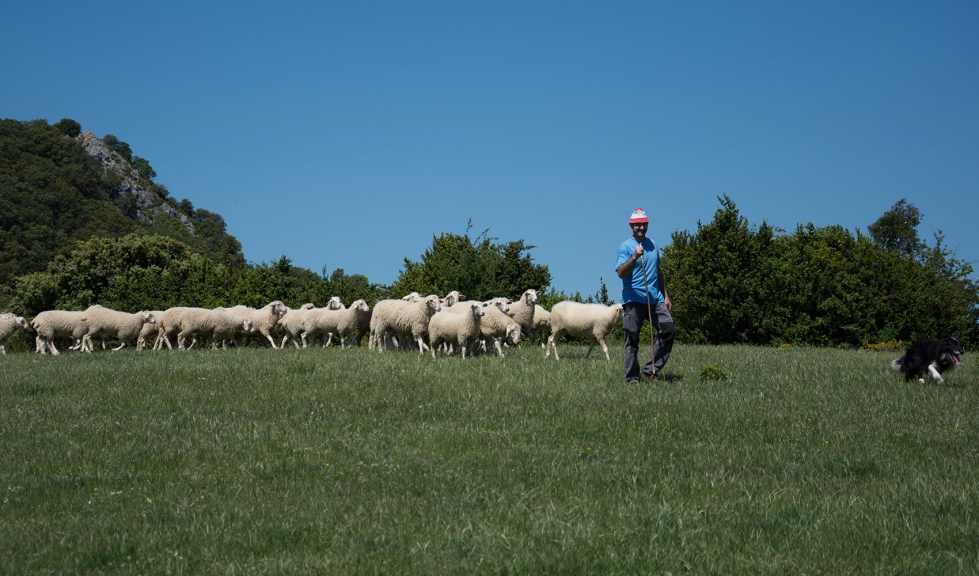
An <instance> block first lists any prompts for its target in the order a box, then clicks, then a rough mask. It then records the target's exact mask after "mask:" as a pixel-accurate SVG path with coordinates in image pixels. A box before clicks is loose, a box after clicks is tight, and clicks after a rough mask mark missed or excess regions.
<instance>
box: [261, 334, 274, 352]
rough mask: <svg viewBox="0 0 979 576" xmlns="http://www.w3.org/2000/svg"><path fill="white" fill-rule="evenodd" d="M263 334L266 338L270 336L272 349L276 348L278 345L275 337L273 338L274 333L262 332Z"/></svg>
mask: <svg viewBox="0 0 979 576" xmlns="http://www.w3.org/2000/svg"><path fill="white" fill-rule="evenodd" d="M262 335H263V336H265V337H266V338H268V340H269V344H271V345H272V349H273V350H276V347H275V338H272V335H271V334H262Z"/></svg>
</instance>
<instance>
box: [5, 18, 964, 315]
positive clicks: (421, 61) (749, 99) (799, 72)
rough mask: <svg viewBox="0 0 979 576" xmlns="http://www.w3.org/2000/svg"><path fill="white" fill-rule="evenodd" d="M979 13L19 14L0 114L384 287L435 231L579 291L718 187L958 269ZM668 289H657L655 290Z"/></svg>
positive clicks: (233, 224)
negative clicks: (70, 137) (895, 221)
mask: <svg viewBox="0 0 979 576" xmlns="http://www.w3.org/2000/svg"><path fill="white" fill-rule="evenodd" d="M977 25H979V3H977V2H975V1H974V0H968V1H961V2H942V1H938V2H902V1H887V2H834V1H829V2H826V1H819V2H815V1H802V2H784V1H778V2H663V3H660V2H603V3H599V2H574V1H571V2H569V1H562V2H482V3H476V2H434V1H433V2H344V3H335V2H308V3H307V2H288V1H286V2H274V3H273V2H261V3H259V2H248V1H246V2H207V1H203V2H201V1H198V2H185V1H168V2H130V1H127V2H121V1H120V2H104V1H98V0H95V1H92V2H84V3H80V2H47V1H43V0H42V1H39V2H18V3H14V4H11V5H10V6H7V7H6V8H5V10H4V17H3V18H2V19H0V77H2V78H3V79H4V80H3V85H4V87H3V89H2V90H0V117H6V118H15V119H18V120H31V119H36V118H44V119H47V120H49V121H50V122H57V121H58V120H60V119H61V118H72V119H74V120H76V121H78V122H79V123H81V125H82V129H83V130H87V131H91V132H94V133H95V134H96V135H98V136H100V137H101V136H104V135H105V134H114V135H115V136H117V137H119V138H120V139H121V140H124V141H126V142H128V143H129V144H130V146H131V147H132V149H133V152H134V153H135V154H136V155H138V156H142V157H143V158H146V159H148V160H149V161H150V163H151V164H152V166H153V168H154V169H155V170H156V171H157V173H158V176H157V181H158V182H160V183H162V184H164V185H165V186H166V187H167V188H168V189H169V190H170V193H171V195H172V196H173V197H175V198H176V199H178V200H179V199H181V198H189V199H190V200H191V201H192V202H193V203H194V205H195V206H197V207H201V208H206V209H208V210H211V211H213V212H217V213H219V214H221V215H222V216H224V218H225V220H226V221H227V223H228V231H229V232H230V233H231V234H233V235H235V236H236V237H237V238H238V239H239V240H240V241H241V242H242V245H243V247H244V251H245V257H246V258H247V259H248V260H250V261H252V262H256V263H257V262H262V261H272V260H275V259H277V258H278V257H279V256H280V255H282V254H285V255H286V256H288V257H289V258H291V259H292V260H293V263H294V264H296V265H299V266H303V267H306V268H310V269H312V270H314V271H317V272H319V271H321V269H322V268H323V267H324V266H325V267H326V269H327V272H330V271H332V270H333V269H335V268H343V269H344V270H345V271H346V272H347V273H360V274H364V275H366V276H367V277H368V278H369V279H370V280H371V281H374V282H381V283H384V284H388V283H390V282H392V281H394V280H395V279H396V278H397V275H398V272H399V271H400V270H401V269H402V266H403V262H404V258H406V257H407V258H410V259H412V260H418V259H419V257H420V255H421V254H422V252H423V251H424V250H425V249H426V248H428V247H429V246H430V245H431V242H432V237H433V236H434V235H437V234H439V233H440V232H443V231H446V232H453V233H457V234H462V233H464V232H465V231H466V224H467V222H468V221H469V220H470V218H471V219H472V227H473V229H472V231H471V234H472V235H473V236H475V235H478V234H479V233H481V232H482V231H483V230H485V229H487V228H488V229H489V235H490V236H492V237H496V238H498V239H499V241H501V242H509V241H511V240H517V239H521V238H522V239H523V240H524V241H526V242H527V243H528V244H532V245H535V246H536V248H534V249H533V250H532V251H531V255H532V256H533V258H534V260H535V261H536V262H538V263H541V264H546V265H547V266H548V267H549V269H550V271H551V274H552V276H553V285H554V286H553V287H554V288H555V289H558V290H564V291H566V292H571V293H573V292H575V291H580V292H581V293H582V294H585V295H587V294H593V293H595V292H596V291H597V290H598V288H599V278H604V280H605V282H606V284H607V285H608V286H609V289H610V291H611V293H612V295H613V296H617V295H618V292H619V288H618V282H617V279H615V277H614V272H613V267H614V263H615V252H616V248H617V247H618V244H619V243H620V242H621V241H622V240H623V239H625V238H626V237H627V236H628V235H629V229H628V225H627V221H628V217H629V214H630V213H631V212H632V210H633V209H634V208H636V207H637V206H642V207H644V208H645V209H646V211H647V212H648V213H649V214H650V216H651V226H650V237H652V238H653V239H654V240H656V241H657V242H658V243H659V244H661V245H665V244H668V243H669V240H670V234H671V233H672V232H674V231H676V230H689V231H691V232H694V231H696V229H697V224H698V222H702V223H704V224H706V223H708V222H710V221H711V220H712V219H713V215H714V212H715V210H716V209H717V208H718V206H719V204H718V201H717V197H718V196H720V195H724V194H726V195H728V196H729V197H730V198H731V199H732V200H733V201H734V202H735V203H736V204H737V205H738V208H739V209H740V210H741V212H742V214H743V215H744V216H746V217H747V218H748V220H749V221H750V222H751V223H752V224H754V225H757V224H760V223H761V222H762V221H764V220H767V221H768V223H770V224H772V225H774V226H777V227H781V228H784V229H787V230H788V231H792V230H794V228H795V226H796V225H797V224H804V223H807V222H812V223H813V224H815V225H817V226H825V225H830V224H839V225H842V226H844V227H846V228H848V229H850V230H855V229H860V230H862V231H866V227H867V226H868V225H869V224H871V223H872V222H874V221H875V220H876V219H877V218H878V217H880V215H881V214H883V213H884V212H885V211H886V210H887V209H888V208H890V207H891V206H892V205H893V204H894V203H895V202H897V201H898V200H900V199H901V198H907V200H908V201H909V202H911V203H912V204H914V205H915V206H917V207H918V208H919V209H920V210H921V212H922V213H923V214H924V219H923V222H922V225H921V227H920V228H919V234H920V235H921V236H922V237H923V238H924V239H926V240H928V241H929V242H932V235H933V232H934V231H937V230H939V229H940V230H942V231H944V234H945V242H946V244H947V245H948V246H949V247H950V248H953V249H956V250H957V256H958V257H959V258H960V259H964V260H970V261H977V260H979V232H977V226H976V225H975V221H976V218H977V215H979V169H977V166H979V37H977V35H976V30H977ZM667 282H669V279H667Z"/></svg>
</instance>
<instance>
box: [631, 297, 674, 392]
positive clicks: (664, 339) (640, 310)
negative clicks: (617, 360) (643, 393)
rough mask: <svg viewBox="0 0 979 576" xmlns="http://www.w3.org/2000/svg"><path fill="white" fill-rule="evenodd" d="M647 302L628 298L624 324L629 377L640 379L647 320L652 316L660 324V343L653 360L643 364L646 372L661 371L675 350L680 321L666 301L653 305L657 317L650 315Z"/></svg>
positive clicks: (658, 340)
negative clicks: (640, 354)
mask: <svg viewBox="0 0 979 576" xmlns="http://www.w3.org/2000/svg"><path fill="white" fill-rule="evenodd" d="M648 316H649V314H648V309H647V307H646V303H645V302H643V303H639V302H627V303H626V304H625V305H623V306H622V326H623V328H625V378H626V380H638V379H639V359H638V358H637V354H638V352H639V331H640V330H642V325H643V323H645V322H646V320H649V321H650V322H651V323H652V325H653V328H656V345H655V348H654V350H653V353H652V354H651V355H650V356H649V361H647V362H646V365H645V366H644V367H643V370H642V371H643V372H644V373H645V374H657V373H659V371H660V370H662V369H663V366H665V365H666V361H667V360H669V359H670V352H671V351H672V350H673V340H674V339H675V338H676V325H675V324H673V316H671V315H670V311H669V310H668V309H667V308H666V304H657V305H655V306H653V317H652V318H648Z"/></svg>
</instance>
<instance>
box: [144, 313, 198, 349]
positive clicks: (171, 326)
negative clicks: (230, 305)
mask: <svg viewBox="0 0 979 576" xmlns="http://www.w3.org/2000/svg"><path fill="white" fill-rule="evenodd" d="M204 310H206V308H192V307H188V306H175V307H173V308H167V309H166V310H164V311H163V313H161V314H159V315H157V314H154V317H155V318H156V324H157V326H159V328H157V331H158V335H157V337H156V342H155V343H153V349H154V350H162V349H163V345H164V344H166V345H167V349H169V350H173V342H172V340H173V339H176V341H177V346H178V347H180V348H183V347H184V346H183V342H182V341H181V340H180V339H179V338H178V337H177V335H178V333H179V332H180V319H181V317H182V316H183V315H184V314H186V313H190V314H200V313H201V312H203V311H204ZM191 346H193V344H191Z"/></svg>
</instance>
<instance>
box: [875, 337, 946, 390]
mask: <svg viewBox="0 0 979 576" xmlns="http://www.w3.org/2000/svg"><path fill="white" fill-rule="evenodd" d="M962 354H963V351H962V342H960V341H959V337H958V336H954V335H953V336H945V337H944V338H942V339H941V340H928V339H927V338H922V339H921V340H915V341H914V343H913V344H911V345H910V346H908V349H907V350H905V351H904V356H901V357H900V358H898V359H897V360H895V361H893V362H891V367H892V368H894V369H895V370H900V371H901V372H904V379H905V381H909V380H911V379H912V378H917V379H918V381H919V382H921V383H922V384H924V383H925V375H926V374H927V375H930V376H931V378H932V380H934V381H935V383H937V384H944V383H945V380H942V372H945V371H947V370H951V369H952V368H955V367H956V366H961V365H962V362H961V361H960V360H959V356H961V355H962Z"/></svg>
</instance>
